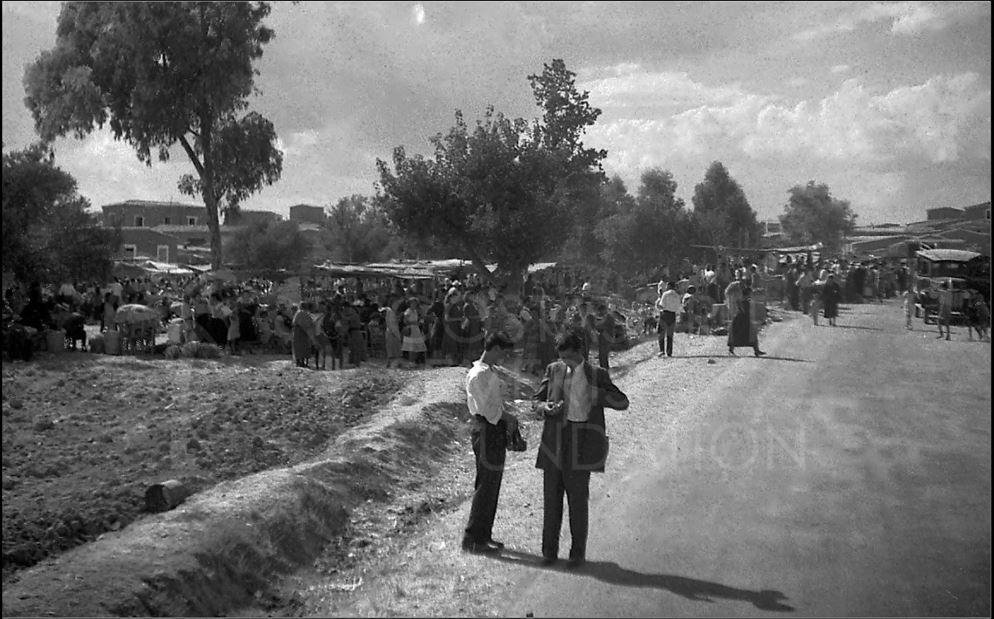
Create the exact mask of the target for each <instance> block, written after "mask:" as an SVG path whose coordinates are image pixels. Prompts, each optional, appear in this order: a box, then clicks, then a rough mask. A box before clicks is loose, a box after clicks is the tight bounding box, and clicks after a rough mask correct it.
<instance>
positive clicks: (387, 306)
mask: <svg viewBox="0 0 994 619" xmlns="http://www.w3.org/2000/svg"><path fill="white" fill-rule="evenodd" d="M395 305H396V297H394V296H393V295H389V296H388V297H387V299H386V302H385V303H384V304H383V327H384V329H385V331H386V333H385V334H384V340H385V341H384V347H385V348H386V354H387V367H391V366H394V365H397V364H398V363H400V346H401V342H402V341H403V336H402V335H401V334H400V321H399V320H398V319H397V310H396V309H394V306H395Z"/></svg>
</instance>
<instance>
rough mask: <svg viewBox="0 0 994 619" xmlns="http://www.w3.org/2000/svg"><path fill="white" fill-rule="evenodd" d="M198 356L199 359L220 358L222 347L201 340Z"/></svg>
mask: <svg viewBox="0 0 994 619" xmlns="http://www.w3.org/2000/svg"><path fill="white" fill-rule="evenodd" d="M196 356H197V358H198V359H220V358H221V349H220V348H219V347H218V346H217V345H216V344H207V343H204V342H200V345H199V346H197V354H196Z"/></svg>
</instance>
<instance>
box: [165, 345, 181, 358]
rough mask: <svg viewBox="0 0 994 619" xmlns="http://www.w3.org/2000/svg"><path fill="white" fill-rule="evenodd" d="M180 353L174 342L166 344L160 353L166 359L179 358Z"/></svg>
mask: <svg viewBox="0 0 994 619" xmlns="http://www.w3.org/2000/svg"><path fill="white" fill-rule="evenodd" d="M180 354H181V351H180V348H179V346H176V345H175V344H173V345H172V346H168V347H167V348H166V349H165V350H164V351H162V355H163V356H164V357H165V358H166V359H179V358H180Z"/></svg>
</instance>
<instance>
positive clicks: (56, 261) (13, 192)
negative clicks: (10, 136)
mask: <svg viewBox="0 0 994 619" xmlns="http://www.w3.org/2000/svg"><path fill="white" fill-rule="evenodd" d="M88 206H89V202H88V201H87V200H86V199H85V198H82V197H80V196H79V195H77V193H76V179H74V178H73V177H72V176H71V175H70V174H68V173H67V172H65V171H63V170H62V169H60V168H58V167H56V166H55V163H54V156H53V154H52V152H51V151H50V150H48V149H46V148H45V147H44V145H42V144H34V145H32V146H29V147H28V148H26V149H24V150H20V151H14V152H11V153H5V154H4V155H3V268H4V271H10V272H12V273H13V274H14V276H15V277H16V278H17V279H18V280H20V281H32V280H38V281H61V280H64V279H91V278H98V279H103V278H104V277H106V276H107V275H108V274H109V272H110V268H111V259H112V257H113V254H114V253H115V252H116V251H117V249H118V248H119V247H120V242H121V240H120V231H119V230H110V229H105V228H100V227H98V226H97V222H96V221H95V219H94V218H93V216H92V215H90V214H89V213H87V212H86V209H87V207H88Z"/></svg>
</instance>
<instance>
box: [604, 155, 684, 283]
mask: <svg viewBox="0 0 994 619" xmlns="http://www.w3.org/2000/svg"><path fill="white" fill-rule="evenodd" d="M676 189H677V184H676V181H675V180H673V175H672V174H671V173H670V172H669V171H665V170H661V169H659V168H652V169H649V170H646V171H645V172H643V173H642V178H641V185H640V187H639V192H638V197H637V198H636V199H634V200H632V199H631V198H630V197H629V198H628V199H626V198H625V197H624V196H621V197H620V200H619V209H618V212H617V214H615V215H612V216H610V217H608V218H606V219H604V220H603V221H602V222H601V223H600V224H599V225H598V226H597V231H596V233H597V236H598V238H600V239H601V241H602V242H603V243H604V250H603V252H602V256H603V258H604V261H605V262H606V263H607V264H609V265H610V266H612V267H613V268H614V269H615V270H617V271H618V272H620V273H625V274H628V275H630V276H631V277H632V278H634V279H638V278H642V277H644V276H646V275H647V274H649V273H652V272H654V271H655V270H656V269H657V268H658V267H659V266H660V265H662V264H665V263H667V262H671V261H674V260H676V259H677V258H679V257H681V256H683V255H684V254H685V253H686V250H687V246H688V239H689V237H688V233H689V230H690V219H689V215H688V213H687V211H686V209H685V208H684V202H683V200H682V199H681V198H678V197H676Z"/></svg>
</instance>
